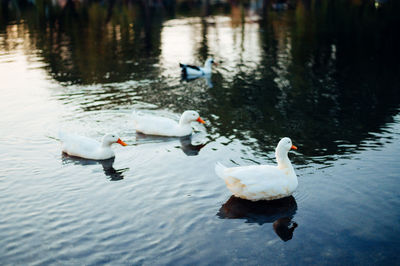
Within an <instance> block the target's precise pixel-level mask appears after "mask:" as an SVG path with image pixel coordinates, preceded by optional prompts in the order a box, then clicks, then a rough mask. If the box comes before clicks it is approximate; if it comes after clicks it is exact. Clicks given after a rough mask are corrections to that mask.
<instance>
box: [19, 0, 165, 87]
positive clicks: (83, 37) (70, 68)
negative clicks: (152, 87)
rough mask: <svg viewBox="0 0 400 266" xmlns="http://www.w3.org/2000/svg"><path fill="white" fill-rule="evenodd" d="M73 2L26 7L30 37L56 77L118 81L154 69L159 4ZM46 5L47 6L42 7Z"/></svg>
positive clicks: (86, 81) (71, 80) (76, 80)
mask: <svg viewBox="0 0 400 266" xmlns="http://www.w3.org/2000/svg"><path fill="white" fill-rule="evenodd" d="M70 2H71V1H68V2H66V3H67V4H66V5H64V6H63V7H60V6H53V5H52V4H51V3H50V2H49V3H47V2H44V3H43V5H45V6H44V7H42V5H39V3H38V5H37V6H35V7H31V8H28V9H26V10H25V12H24V13H23V19H24V20H25V23H26V27H27V30H28V31H29V33H30V41H31V42H32V44H33V46H34V47H35V49H38V50H39V51H41V56H43V58H44V61H45V62H46V63H47V64H48V65H47V67H46V69H47V70H48V72H49V73H50V75H51V76H52V77H53V78H54V79H55V80H57V81H59V82H62V83H64V84H71V83H74V84H75V83H77V84H92V83H108V82H120V81H125V80H129V79H131V78H132V75H133V74H134V73H147V72H150V70H152V68H153V66H152V65H153V64H154V63H156V62H157V61H156V60H157V59H156V58H157V56H158V55H159V39H160V38H159V35H160V30H161V27H160V23H161V17H160V16H159V14H155V13H156V12H157V10H155V9H151V8H148V11H147V12H144V11H143V9H144V7H143V6H141V5H137V4H134V5H115V4H113V1H110V2H108V1H107V2H105V3H104V4H101V3H91V4H87V3H84V2H83V3H80V2H74V1H72V2H71V3H70ZM69 3H70V4H69ZM107 3H108V4H107ZM42 9H45V10H46V12H44V13H43V12H39V11H40V10H42Z"/></svg>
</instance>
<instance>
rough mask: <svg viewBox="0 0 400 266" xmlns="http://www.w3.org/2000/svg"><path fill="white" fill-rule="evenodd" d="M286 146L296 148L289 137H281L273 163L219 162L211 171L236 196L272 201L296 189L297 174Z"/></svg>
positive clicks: (288, 148)
mask: <svg viewBox="0 0 400 266" xmlns="http://www.w3.org/2000/svg"><path fill="white" fill-rule="evenodd" d="M290 149H294V150H297V147H296V146H294V145H292V141H291V140H290V138H283V139H281V140H280V141H279V143H278V146H277V147H276V149H275V156H276V160H277V161H278V165H277V166H271V165H251V166H239V167H232V168H227V167H225V166H223V165H222V164H221V163H217V165H216V166H215V172H216V173H217V175H218V176H220V177H221V178H222V179H224V180H225V183H226V186H227V187H228V189H229V190H230V191H231V192H232V193H233V195H235V196H236V197H239V198H242V199H248V200H252V201H257V200H274V199H280V198H284V197H287V196H290V195H291V194H292V193H293V192H294V191H295V189H296V188H297V184H298V181H297V176H296V173H295V172H294V169H293V166H292V164H291V163H290V160H289V158H288V152H289V150H290Z"/></svg>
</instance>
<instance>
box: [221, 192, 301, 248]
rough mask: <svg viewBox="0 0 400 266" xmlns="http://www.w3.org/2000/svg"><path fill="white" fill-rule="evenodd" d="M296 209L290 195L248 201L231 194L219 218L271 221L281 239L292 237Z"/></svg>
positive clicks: (295, 204) (255, 221)
mask: <svg viewBox="0 0 400 266" xmlns="http://www.w3.org/2000/svg"><path fill="white" fill-rule="evenodd" d="M296 211H297V203H296V200H295V199H294V197H292V196H290V197H287V198H283V199H279V200H271V201H267V200H261V201H249V200H244V199H241V198H237V197H235V196H231V197H230V198H229V200H228V201H227V202H225V203H224V204H223V205H222V206H221V208H220V210H219V212H218V214H217V215H218V217H220V218H221V219H245V220H246V223H257V224H259V225H263V224H265V223H273V228H274V231H275V233H276V234H277V235H278V236H279V237H280V238H281V239H282V240H283V241H288V240H290V239H292V237H293V232H294V230H295V228H296V227H297V223H295V222H292V219H293V217H294V215H295V214H296Z"/></svg>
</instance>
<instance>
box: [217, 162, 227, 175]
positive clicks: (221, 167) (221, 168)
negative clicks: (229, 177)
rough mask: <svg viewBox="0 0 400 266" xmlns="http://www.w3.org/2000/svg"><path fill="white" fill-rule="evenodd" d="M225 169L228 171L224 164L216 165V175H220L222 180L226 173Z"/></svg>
mask: <svg viewBox="0 0 400 266" xmlns="http://www.w3.org/2000/svg"><path fill="white" fill-rule="evenodd" d="M225 169H226V167H225V166H224V165H223V164H222V163H220V162H217V163H216V164H215V173H217V175H218V176H219V177H221V178H224V171H225Z"/></svg>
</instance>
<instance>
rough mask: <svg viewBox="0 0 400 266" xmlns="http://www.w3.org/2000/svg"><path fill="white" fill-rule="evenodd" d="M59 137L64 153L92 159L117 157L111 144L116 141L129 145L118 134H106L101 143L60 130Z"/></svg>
mask: <svg viewBox="0 0 400 266" xmlns="http://www.w3.org/2000/svg"><path fill="white" fill-rule="evenodd" d="M59 137H60V140H61V142H62V151H63V152H64V153H66V154H68V155H70V156H76V157H81V158H85V159H90V160H106V159H110V158H113V157H115V154H114V151H113V150H112V149H111V145H112V144H114V143H119V144H121V145H122V146H127V144H126V143H125V142H123V141H122V140H121V139H120V138H119V137H118V135H116V134H106V135H104V137H103V140H102V142H101V143H100V142H98V141H96V140H94V139H91V138H88V137H84V136H79V135H75V134H69V133H64V132H60V133H59Z"/></svg>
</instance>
